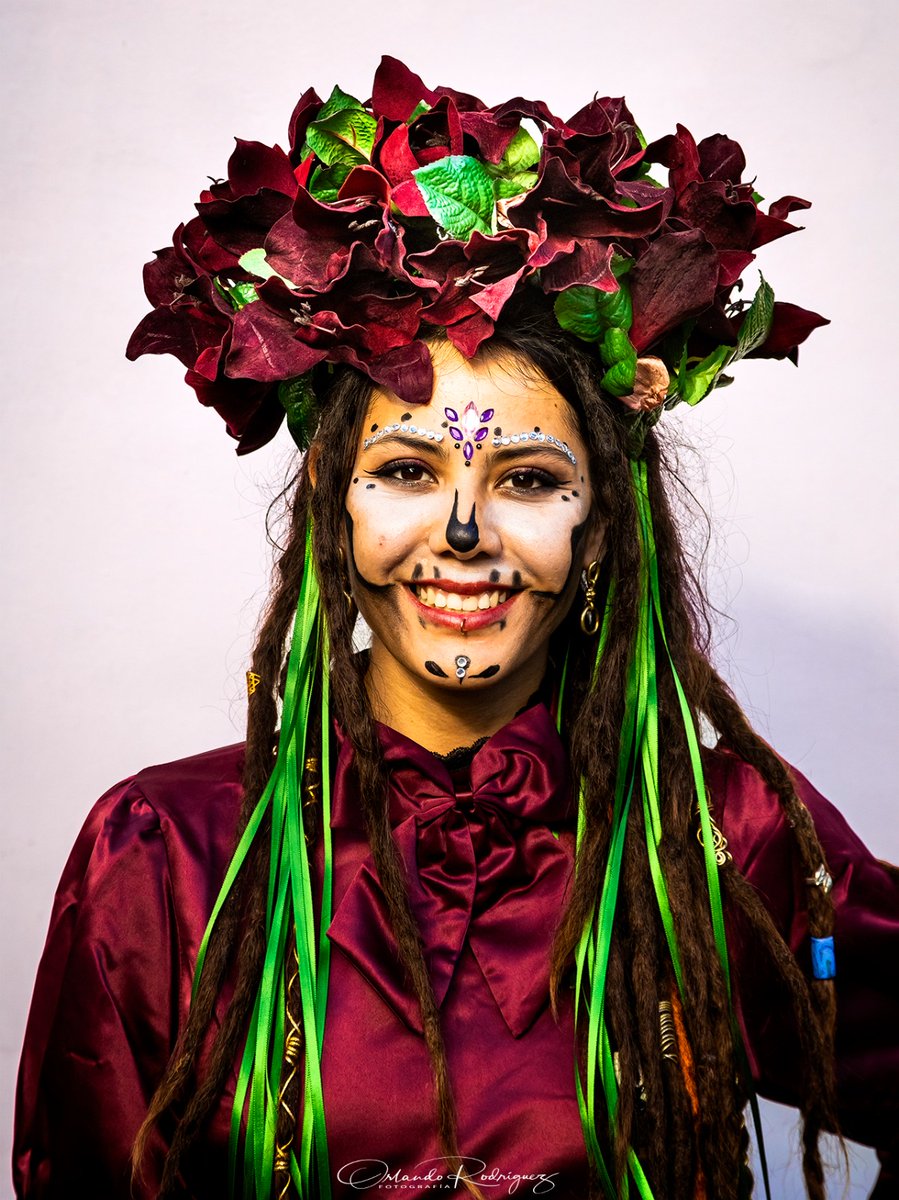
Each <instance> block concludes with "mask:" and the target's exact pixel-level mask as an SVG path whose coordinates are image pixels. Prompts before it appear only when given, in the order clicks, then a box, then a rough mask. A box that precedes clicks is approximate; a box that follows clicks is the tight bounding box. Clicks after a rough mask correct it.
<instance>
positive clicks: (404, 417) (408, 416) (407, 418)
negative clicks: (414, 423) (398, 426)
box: [400, 413, 412, 421]
mask: <svg viewBox="0 0 899 1200" xmlns="http://www.w3.org/2000/svg"><path fill="white" fill-rule="evenodd" d="M400 420H401V421H411V420H412V414H411V413H403V415H402V416H401V417H400Z"/></svg>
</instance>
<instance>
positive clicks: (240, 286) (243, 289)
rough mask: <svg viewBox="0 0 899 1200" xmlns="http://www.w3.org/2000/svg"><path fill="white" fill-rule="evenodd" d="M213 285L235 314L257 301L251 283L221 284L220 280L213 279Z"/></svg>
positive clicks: (255, 292)
mask: <svg viewBox="0 0 899 1200" xmlns="http://www.w3.org/2000/svg"><path fill="white" fill-rule="evenodd" d="M213 283H214V284H215V287H216V291H217V292H218V293H219V295H221V296H224V297H225V299H226V300H227V301H228V302H229V303H230V304H231V305H232V307H233V308H234V309H235V311H236V312H240V310H241V309H242V308H246V306H247V305H248V304H252V303H253V302H254V300H258V299H259V295H258V293H257V291H256V288H255V287H254V286H253V284H252V283H222V281H221V280H220V279H214V280H213Z"/></svg>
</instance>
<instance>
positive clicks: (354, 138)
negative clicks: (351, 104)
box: [306, 108, 378, 167]
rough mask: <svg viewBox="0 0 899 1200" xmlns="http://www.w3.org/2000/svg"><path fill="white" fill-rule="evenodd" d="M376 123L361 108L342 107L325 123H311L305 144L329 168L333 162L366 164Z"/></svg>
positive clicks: (369, 156) (376, 126) (369, 114)
mask: <svg viewBox="0 0 899 1200" xmlns="http://www.w3.org/2000/svg"><path fill="white" fill-rule="evenodd" d="M377 128H378V122H377V121H376V120H375V118H374V117H373V116H372V115H371V113H367V112H366V111H365V110H364V109H363V108H343V109H341V110H340V112H336V113H333V114H332V115H331V116H330V117H328V118H327V119H326V120H324V121H313V122H312V124H311V125H310V126H309V128H308V129H307V130H306V141H307V142H308V143H309V145H310V147H311V148H312V150H313V151H314V153H315V154H316V155H317V156H318V157H319V158H320V159H321V161H322V162H323V163H326V164H327V165H328V166H329V167H330V166H333V165H334V164H335V163H348V164H350V165H353V166H355V165H356V164H358V163H362V162H369V161H370V159H371V152H372V147H373V146H374V144H375V132H376V130H377Z"/></svg>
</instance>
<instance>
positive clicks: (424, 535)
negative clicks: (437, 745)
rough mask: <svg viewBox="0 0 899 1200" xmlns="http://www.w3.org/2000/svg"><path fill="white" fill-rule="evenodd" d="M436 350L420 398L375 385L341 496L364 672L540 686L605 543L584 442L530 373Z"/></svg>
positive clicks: (553, 395) (443, 347)
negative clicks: (365, 652)
mask: <svg viewBox="0 0 899 1200" xmlns="http://www.w3.org/2000/svg"><path fill="white" fill-rule="evenodd" d="M433 358H434V380H435V382H434V392H433V395H432V398H431V401H430V403H429V404H427V405H418V406H415V407H414V408H413V407H409V406H407V405H405V404H403V403H402V401H400V400H398V399H397V397H396V396H395V395H393V394H392V393H390V392H385V391H381V390H380V389H376V390H375V392H374V393H373V396H372V399H371V403H370V408H369V411H368V413H367V416H366V420H365V423H364V425H363V429H362V434H361V436H360V442H359V445H358V447H357V451H356V459H355V464H354V467H353V472H352V477H351V482H350V485H349V488H348V490H347V496H346V541H347V544H346V551H347V562H348V564H349V573H350V584H351V587H352V592H353V596H354V598H355V600H356V603H357V605H358V607H359V610H360V612H361V613H362V616H363V617H364V618H365V620H366V622H367V623H368V625H369V626H370V628H371V631H372V649H371V654H372V666H373V667H377V666H380V667H381V668H384V667H387V666H389V667H390V669H391V672H395V669H396V668H397V667H399V668H400V669H401V670H402V671H403V672H405V673H407V674H409V675H411V676H413V677H415V678H416V680H417V681H418V682H419V683H427V684H429V685H432V686H438V687H443V688H452V689H455V690H456V692H458V689H459V688H460V687H463V688H469V689H470V688H484V687H496V686H500V685H501V684H502V683H504V682H507V681H510V680H512V679H514V678H515V677H516V676H518V677H519V678H524V677H531V678H533V679H535V680H536V681H539V678H540V676H541V675H542V673H543V670H544V667H545V663H546V656H547V650H548V644H549V638H550V635H551V634H552V632H553V630H555V629H556V627H557V626H558V625H559V624H560V622H561V621H562V620H563V618H564V617H565V615H566V613H567V612H568V610H569V608H570V606H571V604H572V601H573V600H574V598H575V595H576V593H577V590H578V583H579V579H580V574H581V570H582V569H583V567H585V566H586V565H587V564H588V563H589V562H591V561H592V560H593V559H595V558H597V557H598V556H599V551H600V547H601V544H602V540H603V530H602V525H601V523H600V522H599V521H598V520H597V519H596V518H595V514H593V513H592V512H591V495H592V493H591V481H590V471H589V466H588V462H587V448H586V446H585V444H584V442H583V440H582V438H581V436H580V433H579V432H578V427H577V418H576V416H575V414H574V412H573V410H572V408H571V406H570V405H569V404H568V402H567V401H566V400H565V399H564V397H563V396H562V395H561V394H560V393H559V392H558V391H557V390H556V389H555V388H554V387H553V386H552V385H551V384H549V383H547V382H546V381H545V380H544V379H542V377H541V376H540V375H539V374H538V373H537V372H536V371H534V370H533V368H529V369H526V370H524V371H522V370H521V369H520V367H517V366H516V364H515V363H514V362H510V360H503V359H499V360H494V361H492V362H491V361H488V360H479V359H477V358H475V359H473V360H467V359H465V358H463V357H462V355H460V354H459V353H458V351H456V350H455V349H454V347H452V345H451V344H450V343H441V344H439V345H438V346H436V347H434V348H433ZM388 660H393V661H392V662H388Z"/></svg>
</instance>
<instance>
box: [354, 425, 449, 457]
mask: <svg viewBox="0 0 899 1200" xmlns="http://www.w3.org/2000/svg"><path fill="white" fill-rule="evenodd" d="M395 433H411V434H414V435H415V436H416V437H424V438H427V439H428V441H429V442H442V441H443V434H442V433H440V432H439V431H438V430H436V429H425V428H424V427H423V426H421V425H410V424H409V422H408V421H397V422H396V423H395V424H393V425H385V426H384V427H383V429H379V430H378V432H377V433H376V434H374V435H373V436H372V437H367V438H366V439H365V441H364V442H363V443H362V449H363V450H367V449H368V448H369V446H373V445H374V444H375V442H379V441H380V440H381V438H384V437H390V436H391V435H393V434H395Z"/></svg>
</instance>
